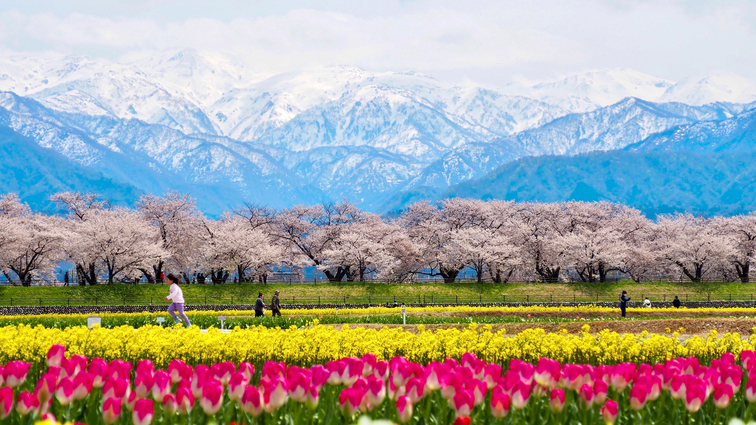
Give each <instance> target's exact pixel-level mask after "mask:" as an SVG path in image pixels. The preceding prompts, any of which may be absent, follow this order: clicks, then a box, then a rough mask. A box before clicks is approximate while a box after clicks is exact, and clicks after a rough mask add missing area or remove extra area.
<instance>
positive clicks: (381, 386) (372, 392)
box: [365, 376, 386, 406]
mask: <svg viewBox="0 0 756 425" xmlns="http://www.w3.org/2000/svg"><path fill="white" fill-rule="evenodd" d="M366 381H367V392H366V393H365V397H367V400H368V402H369V403H370V404H372V405H373V406H377V405H379V404H381V403H383V400H384V399H385V398H386V383H385V382H384V381H383V379H379V378H376V377H375V376H368V377H367V379H366Z"/></svg>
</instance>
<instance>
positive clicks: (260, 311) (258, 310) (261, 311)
mask: <svg viewBox="0 0 756 425" xmlns="http://www.w3.org/2000/svg"><path fill="white" fill-rule="evenodd" d="M264 315H265V302H264V301H263V293H262V292H260V294H259V295H258V296H257V300H256V301H255V317H262V316H264Z"/></svg>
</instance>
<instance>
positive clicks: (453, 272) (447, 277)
mask: <svg viewBox="0 0 756 425" xmlns="http://www.w3.org/2000/svg"><path fill="white" fill-rule="evenodd" d="M438 272H439V274H440V275H441V276H442V277H443V278H444V283H454V281H455V280H457V275H458V274H459V270H458V269H446V268H443V267H442V268H441V269H439V271H438Z"/></svg>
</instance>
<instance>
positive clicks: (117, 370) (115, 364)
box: [108, 360, 131, 380]
mask: <svg viewBox="0 0 756 425" xmlns="http://www.w3.org/2000/svg"><path fill="white" fill-rule="evenodd" d="M108 369H109V371H110V378H116V379H126V380H129V374H130V373H131V363H128V362H125V361H123V360H113V361H112V362H110V364H109V365H108Z"/></svg>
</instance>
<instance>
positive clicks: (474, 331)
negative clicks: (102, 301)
mask: <svg viewBox="0 0 756 425" xmlns="http://www.w3.org/2000/svg"><path fill="white" fill-rule="evenodd" d="M589 331H590V327H589V326H588V325H585V326H584V327H583V332H580V333H578V334H574V335H573V334H567V333H566V332H561V333H547V332H545V331H544V330H543V329H531V330H527V331H524V332H522V333H520V334H518V335H516V336H507V334H506V331H505V330H503V329H502V330H499V331H496V332H494V331H492V329H491V327H490V326H488V325H486V326H478V325H475V324H471V325H470V326H468V327H467V328H465V329H463V330H459V329H440V330H437V331H433V332H431V331H426V330H425V329H424V327H423V326H422V325H420V326H418V333H412V332H408V331H404V330H402V329H401V328H388V327H384V328H382V329H366V328H362V327H348V326H344V328H343V329H341V330H336V329H334V328H333V327H332V326H323V325H320V324H318V323H317V321H316V322H315V324H314V326H311V327H305V328H302V329H296V328H293V327H292V328H290V329H279V328H266V327H263V326H256V327H250V328H247V329H240V328H236V329H233V330H231V331H230V332H227V333H223V332H221V331H219V330H217V329H210V330H209V331H207V332H202V331H201V330H200V329H199V328H197V327H192V328H188V329H185V328H182V327H180V326H178V327H174V328H161V327H157V326H151V325H147V326H143V327H140V328H138V329H134V328H132V327H129V326H121V327H118V328H114V329H105V328H99V327H95V328H94V329H92V330H88V329H87V328H86V327H71V328H68V329H65V330H60V329H48V328H44V327H42V326H37V327H30V326H25V325H19V326H17V327H13V326H7V327H4V328H0V363H5V362H7V361H9V360H25V361H29V362H33V363H37V364H41V363H44V360H45V355H46V353H47V351H48V349H49V348H50V346H52V345H53V344H63V345H64V346H66V347H67V348H68V350H69V352H70V353H71V354H83V355H86V356H87V357H90V358H91V357H101V358H104V359H106V360H110V359H116V358H121V359H126V360H132V361H135V360H137V359H143V358H148V359H152V360H153V361H154V362H155V363H156V364H157V365H163V366H165V365H167V363H168V362H169V361H170V360H172V359H174V358H179V359H183V360H185V361H187V362H189V363H193V364H197V363H205V364H211V363H215V362H222V361H233V362H235V363H239V362H242V361H248V362H253V363H258V364H259V363H261V362H264V361H266V360H277V361H284V362H286V363H288V364H298V365H309V364H313V363H325V362H327V361H329V360H333V359H339V358H342V357H349V356H361V355H363V354H365V353H373V354H375V355H376V356H377V357H378V358H379V359H388V358H391V357H393V356H396V355H401V356H405V357H407V358H408V359H410V360H411V361H417V362H422V363H424V364H427V363H428V362H430V361H434V360H438V361H442V360H443V359H445V358H447V357H449V358H460V357H461V355H462V354H463V353H465V352H467V351H469V352H472V353H475V354H477V355H478V356H479V357H480V358H482V359H484V360H486V361H487V362H495V363H503V362H504V361H506V360H509V359H512V358H518V359H523V360H527V361H537V360H538V359H539V358H541V357H549V358H552V359H555V360H558V361H560V362H572V363H592V364H615V363H620V362H662V361H666V360H669V359H672V358H676V357H697V358H699V359H701V360H710V359H712V358H716V357H719V356H721V354H722V353H724V352H728V351H729V352H732V353H734V354H736V355H738V354H739V353H740V352H741V351H742V350H753V349H754V344H755V343H756V337H754V336H752V337H750V338H749V339H746V340H742V339H741V337H740V335H739V334H737V333H733V334H729V333H728V334H724V335H722V336H721V337H720V336H718V335H717V333H716V332H714V331H712V333H711V334H710V335H709V336H708V337H707V338H701V337H693V338H690V339H688V340H685V341H681V340H680V339H679V338H678V335H677V334H673V335H670V336H665V335H656V334H648V333H647V332H644V333H643V334H641V335H633V334H618V333H616V332H610V331H608V330H604V331H600V332H598V333H597V334H594V335H591V334H590V333H589Z"/></svg>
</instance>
